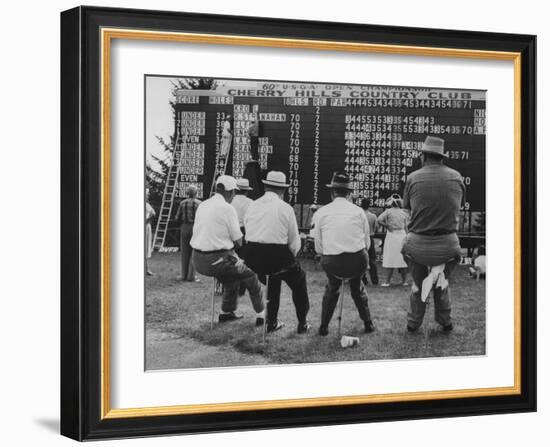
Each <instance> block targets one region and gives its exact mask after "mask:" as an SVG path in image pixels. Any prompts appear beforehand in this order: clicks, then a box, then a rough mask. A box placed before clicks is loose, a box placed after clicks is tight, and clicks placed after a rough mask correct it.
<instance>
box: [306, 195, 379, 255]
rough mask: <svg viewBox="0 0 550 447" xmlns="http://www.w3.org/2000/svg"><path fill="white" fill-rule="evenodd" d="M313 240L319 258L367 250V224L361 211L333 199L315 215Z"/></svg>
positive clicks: (347, 202)
mask: <svg viewBox="0 0 550 447" xmlns="http://www.w3.org/2000/svg"><path fill="white" fill-rule="evenodd" d="M313 237H314V238H315V250H316V251H317V253H319V254H323V255H340V254H342V253H356V252H358V251H360V250H364V249H365V248H367V249H368V248H369V246H370V231H369V221H368V219H367V216H365V212H364V211H363V209H362V208H359V207H358V206H357V205H354V204H353V203H351V202H349V201H348V200H346V199H344V198H343V197H336V198H335V199H334V200H333V201H332V202H331V203H329V204H328V205H325V206H324V207H322V208H321V209H320V210H319V211H317V212H316V213H315V226H314V227H313Z"/></svg>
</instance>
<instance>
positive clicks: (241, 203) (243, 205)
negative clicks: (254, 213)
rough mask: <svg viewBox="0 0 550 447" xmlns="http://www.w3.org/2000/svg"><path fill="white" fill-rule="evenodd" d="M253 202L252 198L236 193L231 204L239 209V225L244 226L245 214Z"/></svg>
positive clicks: (236, 209)
mask: <svg viewBox="0 0 550 447" xmlns="http://www.w3.org/2000/svg"><path fill="white" fill-rule="evenodd" d="M252 202H253V200H252V199H250V198H248V197H246V196H245V195H236V196H235V197H234V198H233V201H232V202H231V206H232V207H233V208H235V211H237V216H238V217H239V225H240V226H241V227H244V216H245V215H246V211H247V210H248V207H249V206H250V205H251V203H252Z"/></svg>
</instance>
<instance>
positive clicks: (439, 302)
mask: <svg viewBox="0 0 550 447" xmlns="http://www.w3.org/2000/svg"><path fill="white" fill-rule="evenodd" d="M405 259H406V261H407V263H408V264H409V271H410V273H411V277H412V280H413V287H412V292H411V296H410V310H409V313H408V315H407V324H408V326H409V327H410V328H412V329H417V328H419V327H420V326H421V325H422V321H423V320H424V314H425V313H426V303H424V302H423V301H422V299H421V297H420V295H421V292H422V281H424V278H426V276H428V267H427V266H425V265H423V264H419V263H418V262H416V261H414V260H413V259H412V258H410V257H408V256H405ZM456 264H457V260H456V259H453V260H451V261H448V262H447V263H446V264H445V270H444V274H445V278H446V279H447V280H448V279H449V277H450V276H451V272H452V271H453V269H454V267H455V266H456ZM433 297H434V316H435V321H437V322H438V323H439V324H440V325H442V326H448V325H449V324H451V300H450V298H449V286H447V287H446V288H445V289H443V290H442V289H441V288H439V287H435V288H434V289H433Z"/></svg>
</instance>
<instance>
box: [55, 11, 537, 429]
mask: <svg viewBox="0 0 550 447" xmlns="http://www.w3.org/2000/svg"><path fill="white" fill-rule="evenodd" d="M106 27H107V28H123V29H144V30H162V31H173V32H182V31H185V32H188V33H208V34H223V35H246V36H260V37H274V38H288V39H305V40H330V41H341V42H352V43H353V42H368V43H373V44H387V45H404V46H414V47H430V48H451V49H453V48H455V49H463V50H486V51H497V52H513V53H519V54H521V67H520V71H521V90H520V93H521V110H520V113H521V116H520V119H521V121H520V122H521V128H520V135H521V153H520V155H521V162H520V174H521V210H520V212H521V241H520V247H521V259H520V262H519V265H520V268H521V273H520V274H521V296H520V304H521V306H520V313H519V318H520V323H521V325H520V328H521V331H520V338H521V346H520V348H521V349H520V368H521V377H520V381H521V383H520V391H519V393H518V394H515V395H505V396H485V397H468V398H461V399H452V398H451V399H445V398H444V399H437V400H432V399H427V400H414V401H403V402H391V403H369V404H353V405H327V406H314V407H308V408H287V409H267V410H261V411H231V412H214V413H212V412H211V413H205V414H180V415H167V416H142V417H139V416H133V417H118V418H104V417H102V414H103V410H102V396H103V391H102V382H101V368H102V363H101V349H102V345H101V339H100V333H101V324H102V318H101V316H102V314H101V312H102V310H101V294H102V264H101V262H102V256H101V249H100V243H101V231H102V212H103V211H104V210H103V204H102V185H101V163H102V161H101V151H100V144H101V141H100V140H101V100H102V99H101V98H102V96H101V82H100V77H101V73H100V68H99V67H100V57H101V39H100V30H101V29H102V28H106ZM60 37H61V241H62V242H61V320H62V325H61V433H62V434H63V435H65V436H68V437H70V438H73V439H77V440H93V439H104V438H120V437H138V436H152V435H161V434H177V433H181V434H183V433H197V432H214V431H227V430H244V429H247V430H252V429H268V428H280V427H300V426H314V425H329V424H344V423H364V422H372V421H395V420H403V419H418V418H439V417H449V416H470V415H481V414H496V413H514V412H528V411H535V410H536V290H537V282H536V280H537V278H536V237H537V236H536V217H537V216H536V213H537V208H536V204H537V203H536V147H535V145H536V143H535V142H536V36H532V35H519V34H500V33H488V32H472V31H455V30H441V29H421V28H404V27H394V26H379V25H363V24H350V23H330V22H314V21H301V20H280V19H272V18H258V17H241V16H224V15H207V14H191V13H182V12H167V11H145V10H131V9H111V8H100V7H77V8H74V9H71V10H68V11H65V12H63V13H61V36H60Z"/></svg>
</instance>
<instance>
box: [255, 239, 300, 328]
mask: <svg viewBox="0 0 550 447" xmlns="http://www.w3.org/2000/svg"><path fill="white" fill-rule="evenodd" d="M245 260H246V263H247V265H249V266H250V268H251V269H252V270H254V271H255V272H256V273H257V274H258V275H259V276H260V278H261V280H262V282H264V281H265V279H263V278H265V276H266V275H269V284H268V287H267V317H266V319H267V325H268V326H274V325H275V324H276V323H277V316H278V313H279V305H280V299H281V283H282V282H283V281H284V282H285V283H286V284H287V285H288V287H289V288H290V290H291V291H292V302H293V303H294V307H295V309H296V318H297V319H298V323H299V324H304V323H306V318H307V313H308V312H309V297H308V293H307V282H306V274H305V272H304V271H303V270H302V268H301V267H300V264H299V263H298V262H297V261H296V259H295V258H294V256H293V255H292V253H291V252H290V250H289V249H288V246H286V245H281V244H263V243H257V242H247V244H246V249H245Z"/></svg>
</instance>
